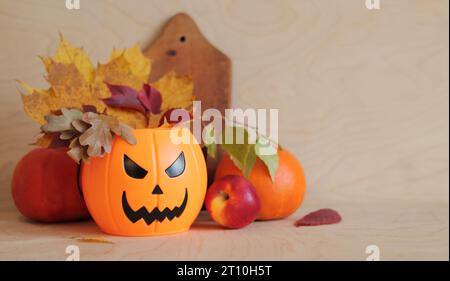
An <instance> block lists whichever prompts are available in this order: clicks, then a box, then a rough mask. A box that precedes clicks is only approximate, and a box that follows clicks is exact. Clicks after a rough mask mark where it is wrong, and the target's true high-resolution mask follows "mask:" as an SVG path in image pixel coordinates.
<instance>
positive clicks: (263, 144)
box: [255, 135, 279, 182]
mask: <svg viewBox="0 0 450 281" xmlns="http://www.w3.org/2000/svg"><path fill="white" fill-rule="evenodd" d="M255 154H256V156H257V157H258V158H259V159H261V161H263V163H264V164H265V165H266V167H267V170H268V172H269V174H270V178H271V179H272V182H274V181H275V173H276V171H277V169H278V162H279V158H278V153H277V148H276V147H274V145H273V144H272V143H271V142H270V141H269V139H267V138H266V137H264V136H262V135H260V136H259V137H258V140H257V142H256V145H255Z"/></svg>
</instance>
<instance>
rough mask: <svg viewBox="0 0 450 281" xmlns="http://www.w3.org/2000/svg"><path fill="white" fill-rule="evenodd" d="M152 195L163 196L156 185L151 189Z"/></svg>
mask: <svg viewBox="0 0 450 281" xmlns="http://www.w3.org/2000/svg"><path fill="white" fill-rule="evenodd" d="M152 194H163V191H162V189H161V187H159V185H156V186H155V187H154V188H153V191H152Z"/></svg>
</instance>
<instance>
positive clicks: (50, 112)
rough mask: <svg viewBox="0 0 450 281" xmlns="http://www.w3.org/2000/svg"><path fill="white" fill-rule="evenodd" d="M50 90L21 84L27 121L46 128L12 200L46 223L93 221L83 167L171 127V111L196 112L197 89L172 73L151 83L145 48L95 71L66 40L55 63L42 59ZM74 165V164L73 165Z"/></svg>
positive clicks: (19, 170)
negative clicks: (146, 133)
mask: <svg viewBox="0 0 450 281" xmlns="http://www.w3.org/2000/svg"><path fill="white" fill-rule="evenodd" d="M40 59H41V60H42V62H43V64H44V66H45V70H46V76H45V79H46V80H47V82H48V84H49V87H48V88H45V89H41V88H36V87H33V86H30V85H28V84H27V83H25V82H23V81H17V82H18V84H19V86H20V87H19V91H20V93H21V97H22V101H23V105H24V110H25V112H26V114H27V115H28V116H29V117H31V118H32V119H33V120H34V121H36V122H37V123H38V124H39V125H40V131H41V132H40V133H39V135H38V136H37V139H36V141H35V142H34V144H35V145H37V146H39V147H41V148H38V149H35V150H32V151H31V152H30V153H29V154H27V155H26V156H25V157H24V158H23V159H22V160H21V161H20V162H19V163H18V165H17V167H16V170H15V172H14V175H13V182H12V191H13V198H14V200H15V203H16V206H17V207H18V209H19V211H21V213H22V214H24V215H25V216H26V217H29V218H32V219H35V220H38V221H46V222H55V221H68V220H76V219H81V218H85V217H88V216H89V213H88V212H87V210H86V206H85V203H84V201H83V199H82V197H81V195H80V192H79V191H80V184H79V177H80V167H81V165H80V164H81V163H88V162H89V161H90V159H93V158H97V157H98V158H101V157H104V156H105V155H106V154H108V153H110V152H111V150H112V147H113V142H114V140H115V139H116V138H117V137H118V138H120V139H121V140H123V141H125V142H126V143H128V144H131V145H135V144H136V142H137V140H136V136H135V134H134V129H143V128H157V127H159V126H161V125H165V124H167V122H168V120H167V118H168V116H169V114H168V113H170V112H171V111H172V110H174V109H181V110H185V111H187V112H189V113H191V112H192V101H193V99H194V97H193V81H192V78H191V77H190V76H189V75H178V74H176V73H175V72H169V73H167V74H165V75H163V76H162V77H161V78H160V79H159V80H157V81H155V82H154V83H149V82H148V81H149V76H150V73H151V68H152V63H151V60H150V59H149V58H147V57H145V56H144V55H143V53H142V51H141V49H140V47H139V45H135V46H134V47H132V48H128V49H124V50H121V51H118V50H113V51H112V53H111V56H110V58H109V60H108V62H106V63H98V64H97V65H96V66H95V65H94V64H93V63H92V61H91V60H90V58H89V56H88V55H87V54H86V52H85V51H84V50H83V49H81V48H76V47H74V46H72V45H71V44H70V43H69V42H68V41H66V40H65V39H64V38H63V37H62V36H61V37H60V42H59V47H58V48H57V50H56V53H55V54H54V55H53V56H51V57H40ZM73 160H75V161H73Z"/></svg>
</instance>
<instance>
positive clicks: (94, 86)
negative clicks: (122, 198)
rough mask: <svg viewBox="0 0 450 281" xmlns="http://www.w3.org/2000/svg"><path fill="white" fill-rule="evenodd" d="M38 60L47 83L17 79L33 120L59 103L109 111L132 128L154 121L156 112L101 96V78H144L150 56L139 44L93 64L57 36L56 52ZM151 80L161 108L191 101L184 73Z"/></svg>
mask: <svg viewBox="0 0 450 281" xmlns="http://www.w3.org/2000/svg"><path fill="white" fill-rule="evenodd" d="M41 60H42V62H43V64H44V65H45V68H46V70H47V81H48V82H49V84H50V87H49V88H48V89H38V88H34V87H32V86H30V85H28V84H26V83H24V82H21V81H18V83H19V85H20V86H21V88H23V89H24V90H25V91H24V93H23V94H22V100H23V104H24V109H25V112H26V113H27V114H28V115H29V116H30V117H31V118H32V119H34V120H36V121H37V122H38V123H39V124H45V119H44V116H45V115H48V114H51V113H53V112H55V111H58V110H60V109H61V108H63V107H65V108H78V109H83V107H84V106H93V107H95V109H96V110H97V111H98V112H100V113H106V114H108V115H111V116H114V117H116V118H117V119H118V120H119V121H121V122H124V123H126V124H128V125H130V126H131V127H133V128H145V127H157V125H158V122H159V119H160V117H161V114H158V115H155V114H149V115H148V116H144V115H143V114H142V113H140V112H138V111H134V110H129V109H122V108H113V107H110V106H107V105H106V104H105V103H104V102H103V99H105V98H109V97H110V96H111V93H110V91H109V88H108V87H107V85H106V83H109V84H116V85H124V86H129V87H131V88H133V89H135V90H136V91H139V90H140V89H141V88H142V86H143V84H144V83H148V79H149V76H150V71H151V60H150V59H148V58H146V57H145V56H144V54H143V53H142V51H141V48H140V47H139V45H135V46H133V47H131V48H128V49H124V50H121V51H117V50H113V52H112V54H111V57H110V59H109V61H108V62H106V63H104V64H98V65H97V67H96V68H94V66H93V65H92V63H91V61H90V59H89V57H88V55H87V54H86V53H85V52H84V51H83V49H81V48H75V47H73V46H72V45H71V44H70V43H69V42H67V41H66V40H65V39H64V38H63V37H62V36H61V39H60V43H59V47H58V49H57V51H56V53H55V54H54V55H53V56H51V57H41ZM152 86H153V87H155V88H156V89H157V90H158V91H159V92H160V93H161V96H162V106H161V112H162V113H164V112H165V111H166V110H168V109H170V108H185V109H187V108H188V107H189V106H191V103H192V100H193V95H192V92H193V82H192V78H191V77H190V76H181V75H177V74H175V72H169V73H167V74H166V75H164V76H163V77H162V78H161V79H160V80H158V81H156V82H155V83H154V84H152ZM48 142H49V138H48V137H43V138H42V139H41V140H39V141H38V143H39V144H41V145H44V146H45V145H46V144H48Z"/></svg>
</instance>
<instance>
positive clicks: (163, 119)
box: [159, 108, 192, 126]
mask: <svg viewBox="0 0 450 281" xmlns="http://www.w3.org/2000/svg"><path fill="white" fill-rule="evenodd" d="M174 110H182V111H184V112H185V113H186V114H188V115H189V119H192V113H190V112H189V111H187V110H186V109H183V108H170V109H168V110H166V112H164V114H163V116H161V118H160V119H159V126H162V125H163V124H164V123H165V122H166V123H168V124H177V123H179V122H181V121H182V120H181V119H182V118H181V117H180V116H179V115H178V118H177V120H175V121H174V120H171V118H170V115H171V114H172V112H173V111H174ZM186 121H187V120H186Z"/></svg>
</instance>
